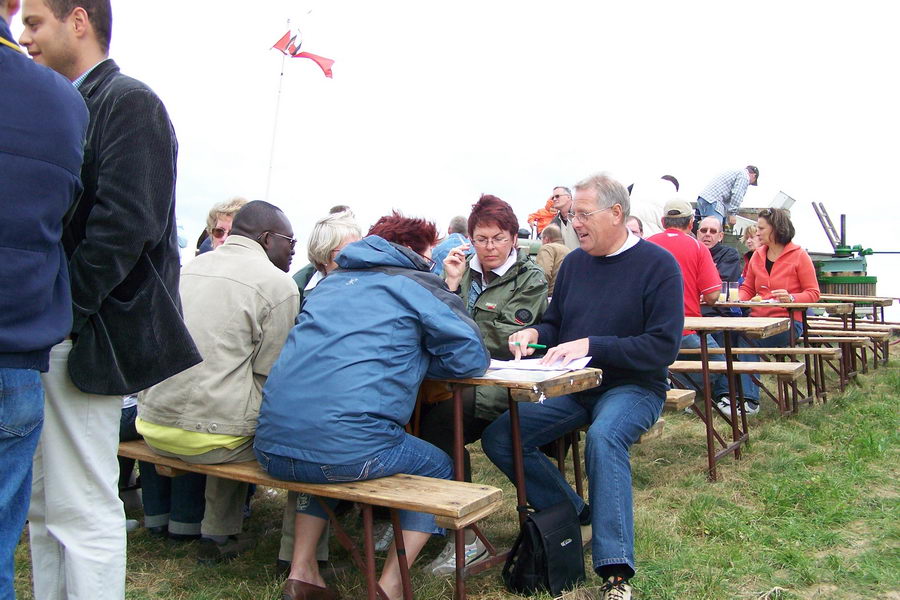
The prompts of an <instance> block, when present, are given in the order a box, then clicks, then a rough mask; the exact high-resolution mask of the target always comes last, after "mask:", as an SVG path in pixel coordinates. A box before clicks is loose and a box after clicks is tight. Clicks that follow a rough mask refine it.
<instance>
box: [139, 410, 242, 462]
mask: <svg viewBox="0 0 900 600" xmlns="http://www.w3.org/2000/svg"><path fill="white" fill-rule="evenodd" d="M134 425H135V427H136V428H137V432H138V433H140V434H141V435H142V436H144V439H145V440H146V441H147V443H148V444H150V445H151V446H153V447H154V448H159V449H160V450H165V451H166V452H171V453H172V454H183V455H185V456H196V455H198V454H204V453H206V452H209V451H210V450H216V449H217V448H227V449H229V450H234V449H235V448H238V447H240V446H242V445H243V444H246V443H247V441H248V440H251V439H253V436H237V435H222V434H220V433H203V432H200V431H187V430H185V429H181V428H179V427H168V426H166V425H157V424H156V423H148V422H147V421H144V420H143V419H141V418H140V417H138V418H137V419H135V422H134Z"/></svg>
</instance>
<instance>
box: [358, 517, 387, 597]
mask: <svg viewBox="0 0 900 600" xmlns="http://www.w3.org/2000/svg"><path fill="white" fill-rule="evenodd" d="M361 508H362V517H363V545H364V546H365V549H366V592H367V594H366V598H368V600H378V595H379V593H381V594H382V595H383V592H381V589H380V588H379V586H378V581H377V580H376V575H375V537H374V534H373V524H372V507H371V505H369V504H362V505H361Z"/></svg>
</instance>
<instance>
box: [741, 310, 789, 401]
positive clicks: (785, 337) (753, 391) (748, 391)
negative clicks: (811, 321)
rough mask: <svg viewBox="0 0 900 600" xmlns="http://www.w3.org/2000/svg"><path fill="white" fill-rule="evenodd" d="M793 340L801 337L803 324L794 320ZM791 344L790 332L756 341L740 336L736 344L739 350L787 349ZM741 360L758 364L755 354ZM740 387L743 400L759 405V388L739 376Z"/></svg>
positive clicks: (748, 378)
mask: <svg viewBox="0 0 900 600" xmlns="http://www.w3.org/2000/svg"><path fill="white" fill-rule="evenodd" d="M793 327H794V336H795V339H797V340H799V339H800V336H802V335H803V322H802V321H797V320H795V321H794V322H793ZM790 343H791V332H790V330H788V331H784V332H782V333H776V334H775V335H772V336H769V337H767V338H762V339H758V340H750V339H747V338H746V337H744V336H741V339H740V341H739V342H738V347H740V348H787V347H788V346H789V345H790ZM741 360H742V361H744V362H759V355H757V354H742V355H741ZM741 386H742V387H743V388H744V400H752V401H753V402H756V403H757V404H758V403H759V386H758V385H756V383H755V382H754V381H753V380H752V379H751V378H750V376H749V375H741Z"/></svg>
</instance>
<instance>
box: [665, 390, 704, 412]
mask: <svg viewBox="0 0 900 600" xmlns="http://www.w3.org/2000/svg"><path fill="white" fill-rule="evenodd" d="M696 397H697V392H695V391H694V390H679V389H671V390H669V391H668V392H666V403H665V404H664V405H663V410H665V411H669V412H677V411H682V410H684V409H686V408H687V407H688V406H690V405H691V404H693V403H694V399H695V398H696Z"/></svg>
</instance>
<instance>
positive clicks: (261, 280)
mask: <svg viewBox="0 0 900 600" xmlns="http://www.w3.org/2000/svg"><path fill="white" fill-rule="evenodd" d="M180 290H181V302H182V304H183V307H184V321H185V323H186V324H187V327H188V330H189V331H190V333H191V336H192V337H193V338H194V343H195V344H196V345H197V348H198V349H199V350H200V354H201V355H202V356H203V362H202V363H200V364H199V365H196V366H194V367H191V368H190V369H188V370H186V371H182V372H181V373H179V374H178V375H175V376H174V377H170V378H169V379H166V380H165V381H163V382H162V383H159V384H157V385H155V386H153V387H151V388H150V389H148V390H145V391H143V392H141V394H140V395H139V397H138V414H139V415H140V417H141V419H143V420H145V421H149V422H150V423H156V424H158V425H166V426H170V427H179V428H181V429H185V430H188V431H197V432H203V433H218V434H225V435H236V436H249V435H253V433H254V431H255V430H256V421H257V418H258V416H259V405H260V401H261V400H262V387H263V384H265V382H266V377H267V376H268V375H269V369H271V367H272V364H273V363H274V362H275V359H276V358H278V355H279V354H280V352H281V348H282V346H284V342H285V340H286V339H287V335H288V332H289V331H290V330H291V327H293V325H294V319H295V318H296V317H297V313H298V312H299V310H300V293H299V292H298V290H297V285H296V284H295V283H294V282H293V280H292V279H291V278H290V276H289V275H288V274H287V273H284V272H283V271H281V270H280V269H278V268H277V267H276V266H275V265H273V264H272V263H271V262H269V259H268V257H267V256H266V254H265V252H264V251H263V249H262V246H260V245H259V244H257V243H256V242H254V241H253V240H251V239H249V238H245V237H243V236H239V235H232V236H229V237H228V239H227V240H226V241H225V243H224V244H223V245H222V246H220V247H219V248H218V249H216V250H215V251H213V252H207V253H205V254H201V255H200V256H198V257H197V258H195V259H193V260H192V261H191V262H189V263H188V264H187V265H185V266H184V268H182V270H181V284H180ZM148 334H149V335H152V332H148Z"/></svg>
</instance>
